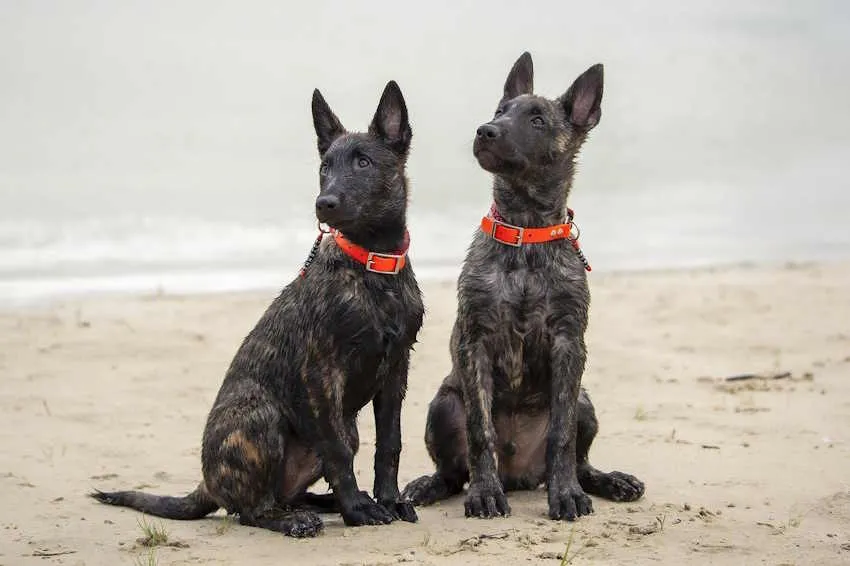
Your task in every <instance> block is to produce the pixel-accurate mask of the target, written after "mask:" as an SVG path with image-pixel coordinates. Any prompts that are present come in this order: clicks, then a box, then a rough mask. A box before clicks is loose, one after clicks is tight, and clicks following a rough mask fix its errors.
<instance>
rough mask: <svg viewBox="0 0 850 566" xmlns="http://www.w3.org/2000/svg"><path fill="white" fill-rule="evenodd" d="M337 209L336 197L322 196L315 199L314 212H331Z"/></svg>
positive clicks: (337, 200)
mask: <svg viewBox="0 0 850 566" xmlns="http://www.w3.org/2000/svg"><path fill="white" fill-rule="evenodd" d="M337 208H339V197H338V196H336V195H322V196H320V197H319V198H317V199H316V212H331V211H333V210H335V209H337Z"/></svg>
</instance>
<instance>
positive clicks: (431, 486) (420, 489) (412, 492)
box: [401, 476, 439, 506]
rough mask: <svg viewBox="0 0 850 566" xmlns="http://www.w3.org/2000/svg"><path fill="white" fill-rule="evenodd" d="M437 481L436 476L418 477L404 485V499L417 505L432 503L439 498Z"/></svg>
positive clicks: (402, 495) (402, 493)
mask: <svg viewBox="0 0 850 566" xmlns="http://www.w3.org/2000/svg"><path fill="white" fill-rule="evenodd" d="M437 482H438V480H437V479H436V478H435V477H434V476H422V477H420V478H416V479H415V480H413V481H412V482H410V483H409V484H407V485H406V486H405V487H404V490H403V491H402V492H401V499H402V501H410V502H412V503H413V504H414V505H416V506H420V505H431V504H432V503H434V502H436V501H437V500H438V499H439V497H438V495H437V486H436V484H437Z"/></svg>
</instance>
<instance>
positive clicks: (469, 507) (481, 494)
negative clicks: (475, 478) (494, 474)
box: [463, 482, 511, 519]
mask: <svg viewBox="0 0 850 566" xmlns="http://www.w3.org/2000/svg"><path fill="white" fill-rule="evenodd" d="M463 507H464V511H465V513H466V516H467V517H480V518H482V519H490V518H492V517H496V516H503V517H507V516H508V515H510V514H511V506H510V505H508V498H507V497H505V492H504V491H503V490H502V487H501V486H500V485H499V484H498V482H493V483H486V484H470V486H469V490H468V491H467V494H466V501H464V503H463Z"/></svg>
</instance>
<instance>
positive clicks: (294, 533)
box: [239, 509, 324, 538]
mask: <svg viewBox="0 0 850 566" xmlns="http://www.w3.org/2000/svg"><path fill="white" fill-rule="evenodd" d="M239 523H240V524H242V525H246V526H249V527H260V528H263V529H269V530H271V531H277V532H279V533H283V534H285V535H286V536H290V537H296V538H303V537H314V536H316V535H318V534H319V533H320V532H321V531H322V529H323V528H324V525H323V523H322V520H321V519H320V518H319V516H318V515H316V514H315V513H314V512H312V511H308V510H306V509H295V510H291V511H289V510H288V511H284V510H278V509H272V510H270V511H266V512H264V513H262V514H260V515H257V516H254V515H248V514H241V515H240V516H239Z"/></svg>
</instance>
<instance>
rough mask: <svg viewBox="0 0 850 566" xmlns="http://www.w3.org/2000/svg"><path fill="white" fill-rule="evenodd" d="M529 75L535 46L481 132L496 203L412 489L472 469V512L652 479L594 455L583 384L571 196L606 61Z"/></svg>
mask: <svg viewBox="0 0 850 566" xmlns="http://www.w3.org/2000/svg"><path fill="white" fill-rule="evenodd" d="M532 84H533V68H532V62H531V55H529V54H528V53H525V54H523V55H522V56H521V57H520V58H519V60H517V62H516V63H515V64H514V66H513V68H512V69H511V72H510V73H509V75H508V78H507V80H506V81H505V86H504V94H503V96H502V99H501V101H500V102H499V104H498V106H497V109H496V112H495V115H494V116H493V119H492V120H490V121H489V122H487V123H486V124H483V125H482V126H481V127H479V128H478V131H477V132H476V138H475V142H474V145H473V153H474V154H475V157H476V159H477V160H478V163H479V165H480V166H481V167H482V168H483V169H485V170H486V171H488V172H490V173H492V174H493V200H494V204H493V206H492V208H491V209H490V213H489V214H488V215H487V216H485V217H484V218H483V219H482V221H481V230H480V231H479V232H478V233H477V234H476V235H475V237H474V239H473V241H472V244H471V245H470V247H469V252H468V254H467V257H466V261H465V262H464V265H463V269H462V271H461V275H460V278H459V279H458V312H457V319H456V321H455V326H454V330H453V332H452V338H451V355H452V371H451V373H450V374H449V375H448V377H446V378H445V380H444V381H443V383H442V385H441V387H440V389H439V391H438V392H437V395H436V396H435V397H434V400H433V401H432V402H431V404H430V407H429V412H428V421H427V425H426V431H425V442H426V444H427V446H428V452H429V454H430V455H431V458H432V459H433V460H434V463H435V464H436V467H437V469H436V472H435V473H434V474H432V475H427V476H423V477H421V478H419V479H417V480H414V481H413V482H411V483H410V484H408V486H407V487H406V488H405V490H404V493H403V495H404V496H405V497H409V498H410V499H412V500H413V501H414V503H416V504H417V505H426V504H430V503H433V502H435V501H439V500H441V499H445V498H447V497H449V496H451V495H454V494H457V493H460V492H461V491H462V490H463V487H464V485H465V484H466V483H467V482H469V488H468V490H467V494H466V500H465V503H464V507H465V511H466V515H467V516H468V517H493V516H496V515H507V514H508V513H510V505H509V504H508V500H507V498H506V496H505V494H506V492H509V491H511V490H518V489H526V490H534V489H537V488H538V487H539V486H540V485H541V484H545V485H546V490H547V494H548V504H549V509H548V510H549V517H550V518H552V519H556V520H568V521H572V520H574V519H576V518H577V517H579V516H581V515H587V514H588V513H591V512H592V509H593V506H592V503H591V500H590V497H588V494H591V495H597V496H601V497H605V498H608V499H612V500H616V501H632V500H635V499H638V498H639V497H641V496H642V495H643V492H644V485H643V483H642V482H641V481H640V480H638V479H637V478H635V477H634V476H632V475H629V474H625V473H622V472H609V473H605V472H602V471H600V470H597V469H596V468H594V467H593V466H591V464H590V462H589V460H588V451H589V449H590V445H591V442H593V439H594V436H595V435H596V432H597V428H598V423H597V420H596V415H595V414H594V409H593V405H592V404H591V402H590V398H589V397H588V395H587V393H586V392H585V391H584V390H583V389H582V388H581V378H582V374H583V372H584V365H585V360H586V357H587V353H586V348H585V343H584V333H585V329H586V328H587V320H588V307H589V304H590V293H589V290H588V285H587V273H588V272H589V271H590V265H589V263H588V262H587V258H585V256H584V254H583V253H582V252H581V249H580V247H579V245H578V235H579V234H578V228H577V226H576V225H575V222H574V219H573V213H572V210H571V209H569V208H567V197H568V196H569V193H570V189H571V187H572V182H573V177H574V173H575V160H576V157H577V155H578V152H579V149H580V148H581V146H582V144H583V143H584V141H585V139H586V137H587V134H588V132H590V130H591V129H592V128H593V127H594V126H595V125H596V124H597V123H598V122H599V119H600V117H601V114H602V111H601V102H602V84H603V71H602V65H594V66H592V67H590V68H589V69H588V70H587V71H585V72H584V73H583V74H581V75H580V76H579V77H578V78H577V79H576V80H575V82H573V84H572V86H570V88H569V89H568V90H567V91H566V92H565V93H564V94H563V95H562V96H560V97H559V98H557V99H555V100H550V99H547V98H544V97H541V96H536V95H534V94H532V92H533V88H532Z"/></svg>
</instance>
